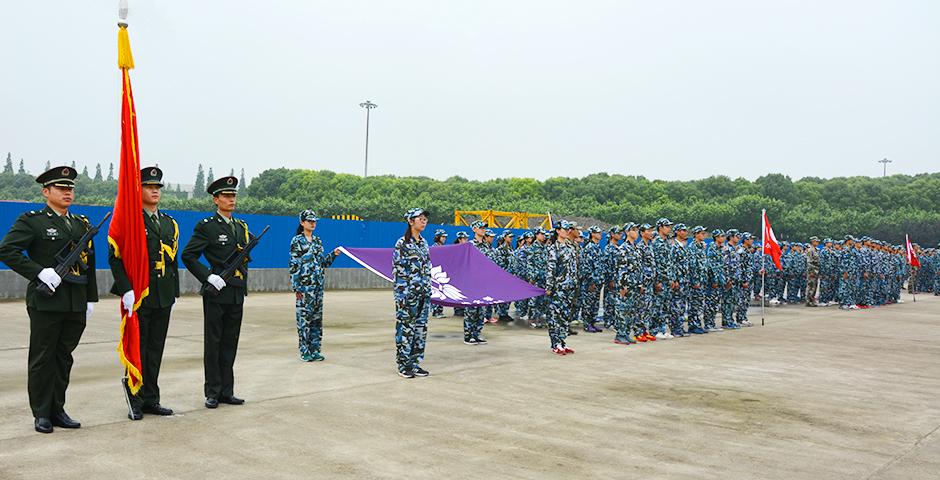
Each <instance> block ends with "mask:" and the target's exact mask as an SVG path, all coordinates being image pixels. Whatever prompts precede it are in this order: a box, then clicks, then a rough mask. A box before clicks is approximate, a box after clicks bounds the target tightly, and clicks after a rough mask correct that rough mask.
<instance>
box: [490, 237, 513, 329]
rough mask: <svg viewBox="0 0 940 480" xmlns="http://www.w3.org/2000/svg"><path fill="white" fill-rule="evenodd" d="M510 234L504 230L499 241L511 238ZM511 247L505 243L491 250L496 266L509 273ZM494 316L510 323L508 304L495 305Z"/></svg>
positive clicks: (510, 270) (510, 268)
mask: <svg viewBox="0 0 940 480" xmlns="http://www.w3.org/2000/svg"><path fill="white" fill-rule="evenodd" d="M512 236H513V235H512V232H510V231H509V230H506V231H504V232H503V233H502V235H501V236H500V239H501V240H502V239H504V238H506V237H512ZM512 254H513V250H512V246H511V245H509V244H507V243H501V244H500V245H499V246H498V247H496V248H494V249H493V256H494V257H495V258H494V261H495V262H496V264H497V265H499V266H500V268H502V269H503V270H506V271H507V272H509V273H512ZM496 314H497V315H498V316H499V319H500V320H507V321H512V317H510V316H509V304H508V303H500V304H499V305H496Z"/></svg>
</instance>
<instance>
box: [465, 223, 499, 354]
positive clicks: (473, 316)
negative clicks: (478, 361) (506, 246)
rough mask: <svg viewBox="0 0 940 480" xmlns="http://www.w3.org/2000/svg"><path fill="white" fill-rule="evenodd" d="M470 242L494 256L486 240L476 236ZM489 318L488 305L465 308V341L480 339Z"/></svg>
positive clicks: (483, 251) (487, 255) (482, 251)
mask: <svg viewBox="0 0 940 480" xmlns="http://www.w3.org/2000/svg"><path fill="white" fill-rule="evenodd" d="M470 243H471V244H472V245H473V246H474V247H476V248H477V250H479V251H480V252H481V253H483V255H486V257H487V258H491V257H492V255H493V254H492V250H493V247H492V246H491V245H490V244H489V243H487V242H486V241H485V240H477V239H476V238H474V239H473V240H470ZM486 318H489V317H488V316H486V307H467V308H466V309H465V310H464V314H463V336H464V341H467V340H470V339H479V338H480V335H482V334H483V323H484V322H485V319H486Z"/></svg>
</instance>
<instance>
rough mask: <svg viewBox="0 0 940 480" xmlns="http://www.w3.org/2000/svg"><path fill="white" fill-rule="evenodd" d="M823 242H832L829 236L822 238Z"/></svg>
mask: <svg viewBox="0 0 940 480" xmlns="http://www.w3.org/2000/svg"><path fill="white" fill-rule="evenodd" d="M823 243H832V239H831V238H826V239H824V240H823Z"/></svg>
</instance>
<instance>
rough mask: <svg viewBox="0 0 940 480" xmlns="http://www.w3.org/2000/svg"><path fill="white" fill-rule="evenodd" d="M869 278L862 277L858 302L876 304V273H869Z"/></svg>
mask: <svg viewBox="0 0 940 480" xmlns="http://www.w3.org/2000/svg"><path fill="white" fill-rule="evenodd" d="M868 275H869V276H868V278H862V279H861V282H860V285H859V287H860V291H859V295H858V297H859V298H858V303H860V304H862V305H874V304H875V278H874V275H873V274H871V273H869V274H868Z"/></svg>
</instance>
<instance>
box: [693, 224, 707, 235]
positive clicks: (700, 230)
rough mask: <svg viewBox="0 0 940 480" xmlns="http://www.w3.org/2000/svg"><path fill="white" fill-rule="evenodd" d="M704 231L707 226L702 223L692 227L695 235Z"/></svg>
mask: <svg viewBox="0 0 940 480" xmlns="http://www.w3.org/2000/svg"><path fill="white" fill-rule="evenodd" d="M704 231H705V227H703V226H701V225H696V226H694V227H692V235H695V234H696V233H699V232H704Z"/></svg>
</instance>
